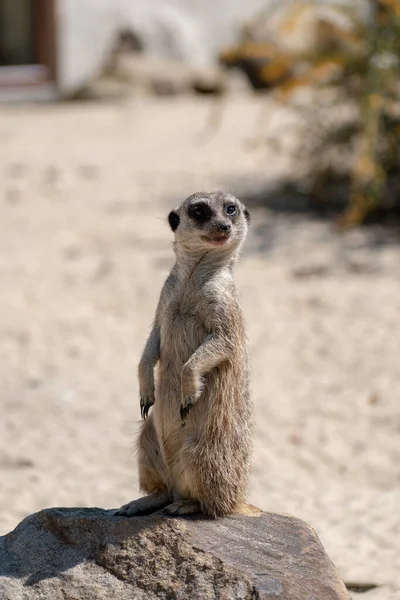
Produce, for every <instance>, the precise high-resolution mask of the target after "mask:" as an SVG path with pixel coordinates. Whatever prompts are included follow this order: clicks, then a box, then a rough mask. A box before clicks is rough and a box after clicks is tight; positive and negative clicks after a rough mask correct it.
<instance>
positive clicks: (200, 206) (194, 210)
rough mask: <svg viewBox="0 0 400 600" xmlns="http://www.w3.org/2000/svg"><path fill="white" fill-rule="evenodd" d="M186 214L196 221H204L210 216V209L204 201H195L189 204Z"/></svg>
mask: <svg viewBox="0 0 400 600" xmlns="http://www.w3.org/2000/svg"><path fill="white" fill-rule="evenodd" d="M188 215H189V217H190V218H191V219H194V220H195V221H197V222H198V223H206V221H209V220H210V219H211V217H212V210H211V208H210V207H209V206H208V204H206V203H205V202H196V204H192V205H191V206H189V209H188Z"/></svg>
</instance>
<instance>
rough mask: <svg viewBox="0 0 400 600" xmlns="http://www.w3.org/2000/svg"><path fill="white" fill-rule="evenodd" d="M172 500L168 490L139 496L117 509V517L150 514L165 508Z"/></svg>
mask: <svg viewBox="0 0 400 600" xmlns="http://www.w3.org/2000/svg"><path fill="white" fill-rule="evenodd" d="M170 501H171V498H170V496H169V494H168V492H157V493H155V494H149V495H148V496H143V498H138V499H137V500H133V501H132V502H128V504H124V506H121V508H120V509H118V510H117V511H115V513H114V515H115V516H117V517H138V516H140V515H149V514H151V513H154V512H156V511H158V510H159V509H160V508H163V507H164V506H166V505H167V504H168V503H169V502H170Z"/></svg>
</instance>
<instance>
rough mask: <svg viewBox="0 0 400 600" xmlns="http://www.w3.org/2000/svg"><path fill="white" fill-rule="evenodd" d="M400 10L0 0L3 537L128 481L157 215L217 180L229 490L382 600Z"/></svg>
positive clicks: (395, 518)
mask: <svg viewBox="0 0 400 600" xmlns="http://www.w3.org/2000/svg"><path fill="white" fill-rule="evenodd" d="M399 33H400V1H398V0H374V1H373V0H371V1H368V0H360V2H357V1H356V0H349V1H348V2H345V1H343V2H339V1H336V2H333V1H332V2H322V1H320V2H317V1H314V2H313V1H311V0H309V1H306V0H304V1H300V0H298V1H297V2H290V1H283V0H282V1H279V2H278V1H276V2H272V1H268V0H247V1H246V2H242V1H241V0H220V1H219V2H215V1H213V2H212V1H211V0H175V1H174V0H137V1H136V2H133V1H132V0H79V1H78V0H34V1H30V0H0V101H1V104H0V169H1V178H0V274H1V293H0V360H1V369H0V408H1V420H0V534H5V533H7V532H8V531H10V530H11V529H13V528H14V527H15V526H16V525H17V523H18V522H19V521H20V520H21V519H22V518H23V517H25V516H26V515H28V514H30V513H32V512H34V511H37V510H40V509H41V508H44V507H48V506H103V507H116V506H119V505H121V504H123V503H125V502H128V501H130V500H131V499H133V498H134V497H135V496H137V495H138V493H139V492H138V487H137V478H136V462H135V458H134V456H133V454H132V448H133V441H134V439H135V435H136V430H137V424H138V422H139V417H140V411H139V399H138V387H137V380H136V368H137V363H138V360H139V358H140V354H141V351H142V348H143V346H144V343H145V340H146V336H147V334H148V331H149V327H150V324H151V321H152V318H153V314H154V310H155V307H156V303H157V300H158V296H159V292H160V289H161V285H162V283H163V281H164V279H165V277H166V276H167V274H168V272H169V269H170V267H171V265H172V262H173V253H172V247H171V240H172V235H171V232H170V231H169V228H168V225H167V222H166V215H167V214H168V212H169V210H170V209H171V208H173V207H174V206H176V205H177V204H179V203H180V202H181V200H182V199H183V198H185V197H186V196H188V195H189V194H191V193H193V192H195V191H201V190H205V191H211V190H215V189H225V190H228V191H230V192H232V193H234V194H236V195H238V196H239V197H240V198H241V199H242V200H243V201H244V202H245V203H247V205H248V207H249V209H250V210H251V212H252V217H253V218H252V226H251V231H250V234H249V238H248V241H247V243H246V247H245V250H244V252H243V258H242V260H241V263H240V265H239V267H238V281H239V285H240V288H241V290H242V304H243V307H244V310H245V313H246V316H247V322H248V333H249V339H250V348H251V365H252V387H253V396H254V401H255V411H256V424H257V425H256V432H255V449H254V465H253V476H252V483H251V500H252V501H253V502H254V503H255V504H257V505H258V506H260V507H261V508H263V509H265V510H271V511H276V512H284V513H292V514H294V515H296V516H297V517H300V518H303V519H306V520H307V521H308V522H309V523H310V524H311V525H312V526H313V527H314V528H315V529H316V530H317V532H318V535H319V536H320V538H321V540H322V542H323V544H324V545H325V548H326V549H327V551H328V553H329V555H330V557H331V558H332V560H333V561H334V562H335V564H336V565H337V566H338V568H339V569H340V571H341V574H342V576H343V578H344V579H345V581H346V583H347V585H348V587H349V589H351V591H352V594H353V597H354V598H356V597H359V596H360V597H361V594H362V598H365V599H366V600H376V599H379V600H383V599H395V598H400V576H399V573H400V542H399V540H400V510H399V509H400V466H399V465H400V441H399V437H400V411H399V402H400V393H399V389H400V361H399V348H400V329H399V325H398V324H399V319H400V271H399V259H400V247H399V239H400V238H399V231H400V229H399V222H400V221H399V214H400V204H399V185H400V178H399V176H400V172H399V148H400V141H399V136H400V104H399V92H400V79H399V74H400V66H399V58H400V36H399Z"/></svg>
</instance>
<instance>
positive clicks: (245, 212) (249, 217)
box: [243, 208, 251, 223]
mask: <svg viewBox="0 0 400 600" xmlns="http://www.w3.org/2000/svg"><path fill="white" fill-rule="evenodd" d="M243 214H244V218H245V219H246V221H247V222H248V223H250V221H251V216H250V213H249V211H248V210H247V208H245V209H244V211H243Z"/></svg>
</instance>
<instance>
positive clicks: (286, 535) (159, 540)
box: [0, 508, 349, 600]
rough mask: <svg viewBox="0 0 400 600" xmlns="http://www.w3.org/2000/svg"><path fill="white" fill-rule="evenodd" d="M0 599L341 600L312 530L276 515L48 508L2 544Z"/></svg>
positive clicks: (337, 580)
mask: <svg viewBox="0 0 400 600" xmlns="http://www.w3.org/2000/svg"><path fill="white" fill-rule="evenodd" d="M0 598H1V600H20V599H21V600H22V599H23V600H31V599H32V600H33V599H38V600H39V599H40V600H47V599H48V600H94V599H102V598H107V600H113V599H114V598H115V599H117V598H118V599H124V600H125V599H128V600H130V599H132V600H133V599H135V600H142V599H143V600H144V599H150V600H151V599H152V598H163V599H165V600H167V599H168V600H174V599H182V600H184V599H186V598H190V599H191V600H196V599H199V600H200V599H202V600H204V599H208V598H210V599H211V598H218V599H225V600H231V599H236V598H237V599H249V600H250V599H252V598H254V599H271V600H272V599H273V600H289V599H290V600H345V599H348V598H349V595H348V592H347V590H346V589H345V586H344V584H343V583H342V581H341V579H340V576H339V575H338V572H337V570H336V569H335V567H334V566H333V564H332V563H331V561H330V560H329V558H328V557H327V555H326V553H325V551H324V549H323V547H322V545H321V543H320V541H319V539H318V537H317V536H316V534H315V533H314V531H313V530H312V529H311V528H310V527H309V526H308V525H307V524H306V523H304V522H303V521H300V520H298V519H296V518H294V517H290V516H285V515H278V514H274V513H262V514H260V515H259V516H254V517H232V518H229V519H222V520H218V521H211V520H204V519H196V518H194V519H170V518H162V517H138V518H131V519H128V518H123V517H115V516H113V514H112V511H106V510H102V509H98V508H92V509H80V508H72V509H67V508H52V509H48V510H43V511H41V512H39V513H35V514H33V515H31V516H29V517H27V518H26V519H24V520H23V521H22V522H21V523H20V524H19V525H18V527H16V529H15V530H14V531H12V532H11V533H9V534H8V535H6V536H3V537H1V538H0Z"/></svg>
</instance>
